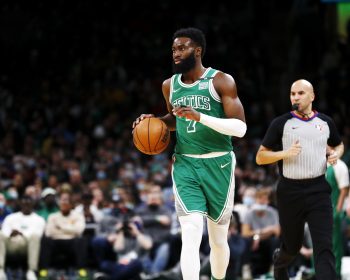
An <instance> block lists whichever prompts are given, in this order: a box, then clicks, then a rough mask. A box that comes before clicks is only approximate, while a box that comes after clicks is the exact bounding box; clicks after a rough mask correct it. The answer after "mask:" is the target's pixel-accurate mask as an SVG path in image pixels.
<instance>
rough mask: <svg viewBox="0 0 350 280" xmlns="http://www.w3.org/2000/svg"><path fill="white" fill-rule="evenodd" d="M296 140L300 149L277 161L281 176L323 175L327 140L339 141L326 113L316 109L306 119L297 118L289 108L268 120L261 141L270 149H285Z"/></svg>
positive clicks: (334, 142) (312, 176)
mask: <svg viewBox="0 0 350 280" xmlns="http://www.w3.org/2000/svg"><path fill="white" fill-rule="evenodd" d="M297 140H298V141H299V143H300V145H301V147H302V150H301V153H300V154H299V155H297V156H295V157H291V158H288V159H284V160H283V161H281V162H280V163H279V165H280V173H281V175H282V176H283V177H285V178H289V179H311V178H315V177H319V176H321V175H323V174H324V173H325V171H326V168H327V158H326V149H327V144H328V145H330V146H333V147H334V146H337V145H339V144H340V143H341V139H340V137H339V134H338V132H337V131H336V128H335V125H334V122H333V121H332V120H331V119H330V118H329V117H328V116H326V115H324V114H321V113H317V112H316V113H315V115H314V116H313V117H312V118H310V119H301V118H299V117H298V116H296V115H295V114H293V112H290V113H288V114H284V115H282V116H280V117H278V118H276V119H275V120H274V121H273V122H272V123H271V125H270V127H269V129H268V131H267V133H266V135H265V138H264V140H263V143H262V145H263V146H265V147H267V148H270V149H272V150H287V149H288V148H289V147H290V146H291V145H292V144H293V143H294V142H295V141H297Z"/></svg>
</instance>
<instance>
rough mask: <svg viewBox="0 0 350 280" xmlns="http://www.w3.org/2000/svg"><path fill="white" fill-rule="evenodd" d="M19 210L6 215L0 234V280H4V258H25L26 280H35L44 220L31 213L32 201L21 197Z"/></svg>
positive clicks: (26, 197)
mask: <svg viewBox="0 0 350 280" xmlns="http://www.w3.org/2000/svg"><path fill="white" fill-rule="evenodd" d="M20 207H21V210H20V211H19V212H16V213H13V214H10V215H8V216H7V217H6V218H5V220H4V222H3V225H2V229H1V232H0V279H1V280H6V279H7V278H6V275H5V272H4V268H5V258H6V256H9V257H14V258H18V257H20V256H26V257H27V262H28V270H27V273H26V279H27V280H35V279H37V277H36V274H35V271H37V269H38V261H39V253H40V239H41V236H42V234H43V232H44V228H45V220H44V219H43V218H42V217H40V216H39V215H37V214H36V213H34V212H33V200H32V198H30V197H28V196H23V197H22V198H21V200H20Z"/></svg>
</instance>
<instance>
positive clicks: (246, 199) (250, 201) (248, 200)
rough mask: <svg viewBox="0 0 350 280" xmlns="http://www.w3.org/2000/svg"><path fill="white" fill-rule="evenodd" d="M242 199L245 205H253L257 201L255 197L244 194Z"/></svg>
mask: <svg viewBox="0 0 350 280" xmlns="http://www.w3.org/2000/svg"><path fill="white" fill-rule="evenodd" d="M242 201H243V204H244V205H246V206H252V205H253V204H254V202H255V199H254V198H253V197H251V196H244V197H243V200H242Z"/></svg>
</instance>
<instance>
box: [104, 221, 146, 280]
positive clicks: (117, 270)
mask: <svg viewBox="0 0 350 280" xmlns="http://www.w3.org/2000/svg"><path fill="white" fill-rule="evenodd" d="M151 248H152V238H151V237H150V236H148V235H146V234H145V233H143V231H142V223H141V221H140V219H139V218H131V219H130V220H125V221H124V222H118V224H117V225H116V227H115V236H114V237H113V249H114V251H115V252H116V254H117V256H118V259H117V262H115V261H110V260H105V261H103V262H102V263H101V265H100V267H101V270H102V271H103V272H105V273H107V274H108V275H109V276H110V277H111V279H120V280H134V279H135V280H136V279H140V278H139V275H140V273H142V271H143V270H144V263H145V257H146V256H147V254H148V252H149V250H150V249H151ZM146 262H147V260H146Z"/></svg>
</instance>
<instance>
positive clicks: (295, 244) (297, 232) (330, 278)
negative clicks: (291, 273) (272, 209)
mask: <svg viewBox="0 0 350 280" xmlns="http://www.w3.org/2000/svg"><path fill="white" fill-rule="evenodd" d="M330 195H331V187H330V186H329V184H328V183H327V181H326V179H325V176H324V175H323V176H320V177H317V178H313V179H305V180H292V179H287V178H281V180H280V182H279V183H278V186H277V207H278V211H279V219H280V225H281V247H280V251H279V254H277V255H275V258H274V264H275V279H277V280H285V279H289V278H286V276H283V275H286V271H287V267H288V265H289V263H290V262H291V261H292V260H293V259H294V258H295V256H296V255H297V254H298V252H299V250H300V248H301V246H302V242H303V237H304V226H305V222H307V223H308V225H309V229H310V233H311V238H312V243H313V253H314V260H315V271H316V278H317V280H323V279H324V280H335V279H336V272H335V258H334V255H333V252H332V226H333V215H332V203H331V197H330ZM276 267H277V268H278V269H282V270H283V269H284V270H285V273H280V275H281V276H277V277H276V275H278V270H277V271H276ZM287 277H288V276H287Z"/></svg>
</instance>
